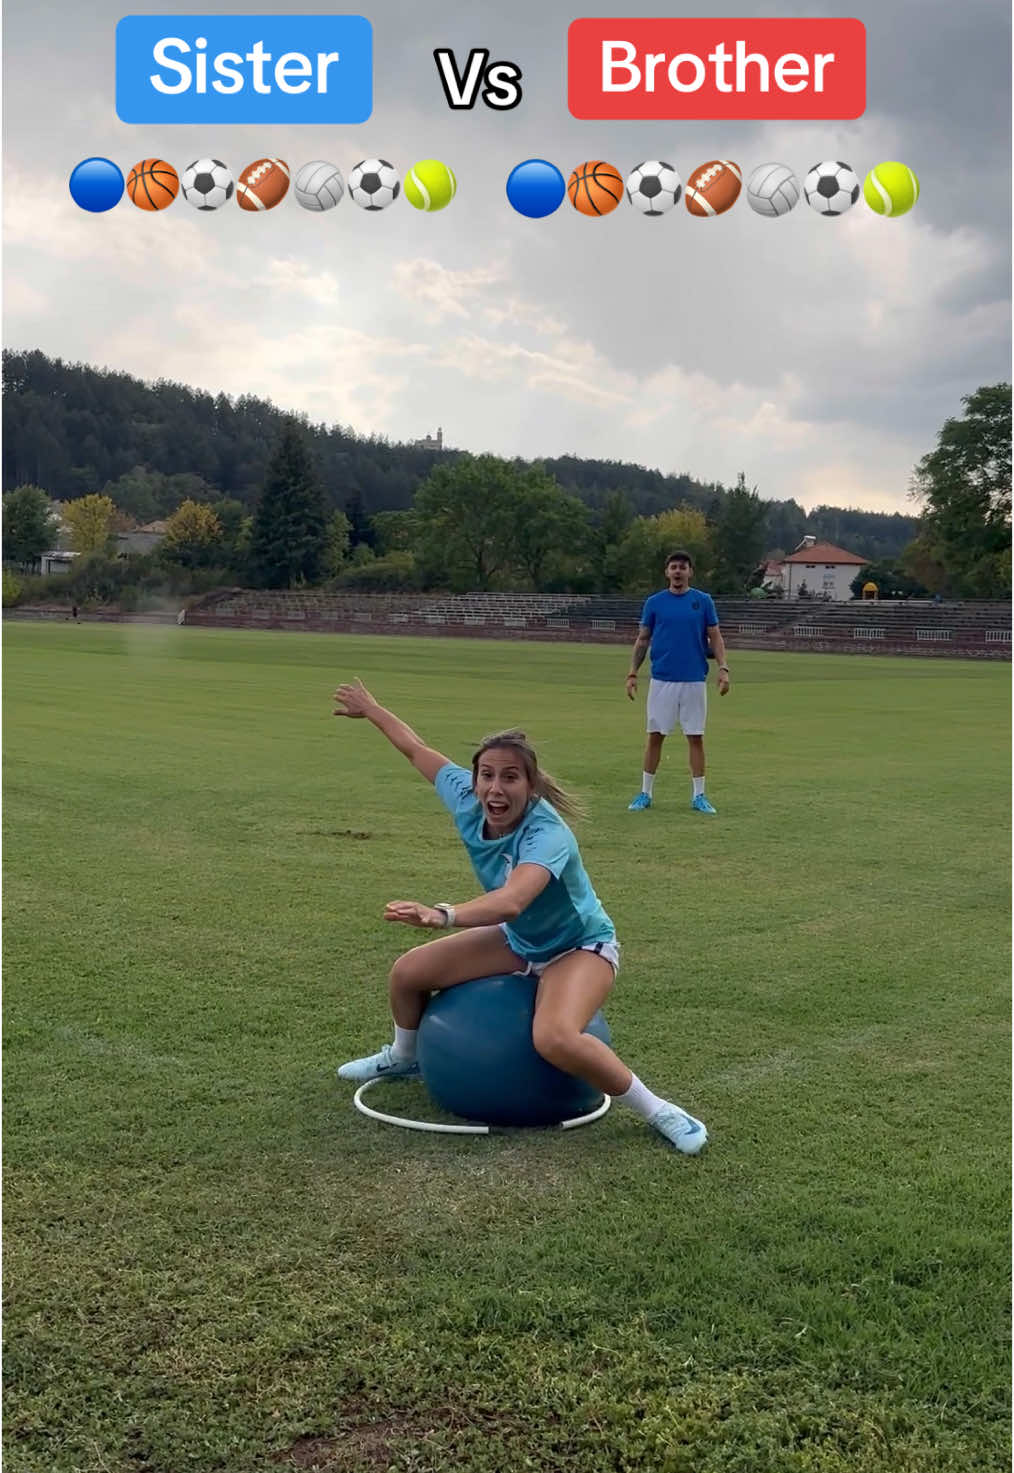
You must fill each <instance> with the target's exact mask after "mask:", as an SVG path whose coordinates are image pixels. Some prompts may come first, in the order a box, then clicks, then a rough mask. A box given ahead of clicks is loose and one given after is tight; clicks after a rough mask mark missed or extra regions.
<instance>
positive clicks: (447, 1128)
mask: <svg viewBox="0 0 1014 1473" xmlns="http://www.w3.org/2000/svg"><path fill="white" fill-rule="evenodd" d="M381 1082H382V1081H381V1080H379V1079H368V1080H367V1081H366V1083H365V1084H361V1085H360V1086H359V1088H358V1089H357V1090H356V1092H355V1094H354V1095H353V1096H352V1103H353V1104H354V1105H355V1107H356V1109H357V1110H359V1111H360V1113H361V1114H363V1115H368V1116H369V1117H370V1119H371V1120H379V1121H380V1122H381V1123H382V1124H383V1125H400V1126H401V1127H402V1129H403V1130H430V1131H434V1132H436V1133H438V1134H440V1135H492V1134H493V1132H494V1131H495V1130H498V1129H509V1128H512V1127H504V1126H494V1125H443V1124H439V1123H438V1122H437V1121H435V1120H405V1119H403V1118H402V1117H401V1116H400V1115H387V1114H385V1113H384V1111H383V1110H374V1109H372V1108H371V1107H370V1106H369V1105H367V1104H365V1103H364V1101H363V1095H364V1094H365V1093H366V1091H367V1090H368V1089H369V1088H370V1086H371V1085H373V1084H380V1083H381ZM612 1103H613V1101H612V1097H611V1096H610V1095H603V1096H602V1103H601V1105H599V1106H598V1107H597V1109H594V1110H592V1111H591V1112H590V1113H589V1114H588V1115H576V1116H575V1117H574V1119H573V1120H561V1121H560V1123H559V1126H558V1127H557V1129H559V1130H576V1129H577V1128H578V1126H580V1125H591V1124H592V1123H593V1122H594V1121H596V1120H601V1119H602V1116H603V1115H604V1114H605V1113H606V1111H607V1110H608V1109H609V1106H610V1105H611V1104H612ZM521 1128H522V1129H523V1128H525V1127H521Z"/></svg>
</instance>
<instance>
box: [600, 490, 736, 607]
mask: <svg viewBox="0 0 1014 1473" xmlns="http://www.w3.org/2000/svg"><path fill="white" fill-rule="evenodd" d="M679 547H682V548H686V550H687V552H689V553H690V554H691V556H692V557H693V560H694V577H693V581H694V583H695V584H697V585H698V586H700V587H704V588H707V586H708V584H709V583H710V581H711V571H712V568H713V566H714V549H713V546H712V542H711V529H710V527H709V526H708V523H707V521H706V520H705V516H704V513H703V512H701V511H697V510H696V509H695V508H694V507H692V506H685V505H684V506H680V507H674V508H673V509H672V510H671V511H664V512H660V513H659V515H658V516H655V517H638V518H637V519H636V520H635V521H633V522H631V524H630V526H629V528H628V529H627V533H626V536H625V537H624V539H623V541H622V543H621V544H620V547H619V550H618V553H617V559H616V563H617V571H618V574H619V577H620V580H621V586H622V588H623V590H624V592H625V593H629V594H632V595H643V594H644V593H645V592H646V591H647V590H649V589H652V588H656V589H657V588H661V587H662V586H663V585H664V583H665V560H666V558H667V557H668V555H669V553H671V552H675V550H676V549H677V548H679Z"/></svg>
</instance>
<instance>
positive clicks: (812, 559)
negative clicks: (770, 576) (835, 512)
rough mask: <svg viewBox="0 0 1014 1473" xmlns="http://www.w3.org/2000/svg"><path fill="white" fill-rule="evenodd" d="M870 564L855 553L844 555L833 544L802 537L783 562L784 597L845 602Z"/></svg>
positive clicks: (842, 549) (844, 553)
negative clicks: (857, 578) (801, 595)
mask: <svg viewBox="0 0 1014 1473" xmlns="http://www.w3.org/2000/svg"><path fill="white" fill-rule="evenodd" d="M869 561H870V559H869V558H868V557H860V556H859V554H858V553H856V552H846V550H845V548H844V547H835V545H834V543H833V542H818V541H817V539H816V537H804V538H803V540H802V542H801V543H800V544H799V546H798V547H797V548H796V550H795V552H790V553H789V555H788V557H787V558H784V559H783V560H782V565H781V566H782V592H783V594H784V596H785V598H798V597H799V591H800V589H804V594H803V596H804V597H807V596H809V597H810V598H824V599H827V598H830V599H831V600H832V601H833V602H834V603H848V601H849V600H850V599H851V597H852V581H853V579H854V578H855V576H856V574H857V573H858V572H859V569H860V568H865V566H866V564H867V563H868V562H869Z"/></svg>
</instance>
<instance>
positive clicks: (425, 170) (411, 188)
mask: <svg viewBox="0 0 1014 1473" xmlns="http://www.w3.org/2000/svg"><path fill="white" fill-rule="evenodd" d="M457 188H458V181H457V179H455V177H454V170H453V169H449V168H448V167H447V165H446V164H442V163H441V162H440V160H439V159H421V160H420V162H419V163H418V164H416V165H415V166H414V167H413V168H411V169H410V170H409V172H408V173H407V174H406V176H405V198H406V199H407V200H408V202H409V204H410V205H415V207H416V209H417V210H442V209H443V208H444V206H445V205H449V204H450V202H451V200H452V199H453V198H454V196H455V194H456V193H457Z"/></svg>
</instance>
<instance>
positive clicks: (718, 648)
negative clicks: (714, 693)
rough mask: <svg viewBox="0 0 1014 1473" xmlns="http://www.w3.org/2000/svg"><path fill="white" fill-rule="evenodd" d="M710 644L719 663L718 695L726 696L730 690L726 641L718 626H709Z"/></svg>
mask: <svg viewBox="0 0 1014 1473" xmlns="http://www.w3.org/2000/svg"><path fill="white" fill-rule="evenodd" d="M708 644H709V645H710V647H711V653H712V654H713V655H714V657H715V659H716V660H717V661H718V694H719V695H720V696H724V695H725V693H726V691H727V690H728V689H729V666H728V664H727V663H726V660H727V658H728V657H727V655H726V652H725V640H724V639H723V638H722V631H721V629H720V627H719V626H718V625H717V624H709V625H708Z"/></svg>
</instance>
